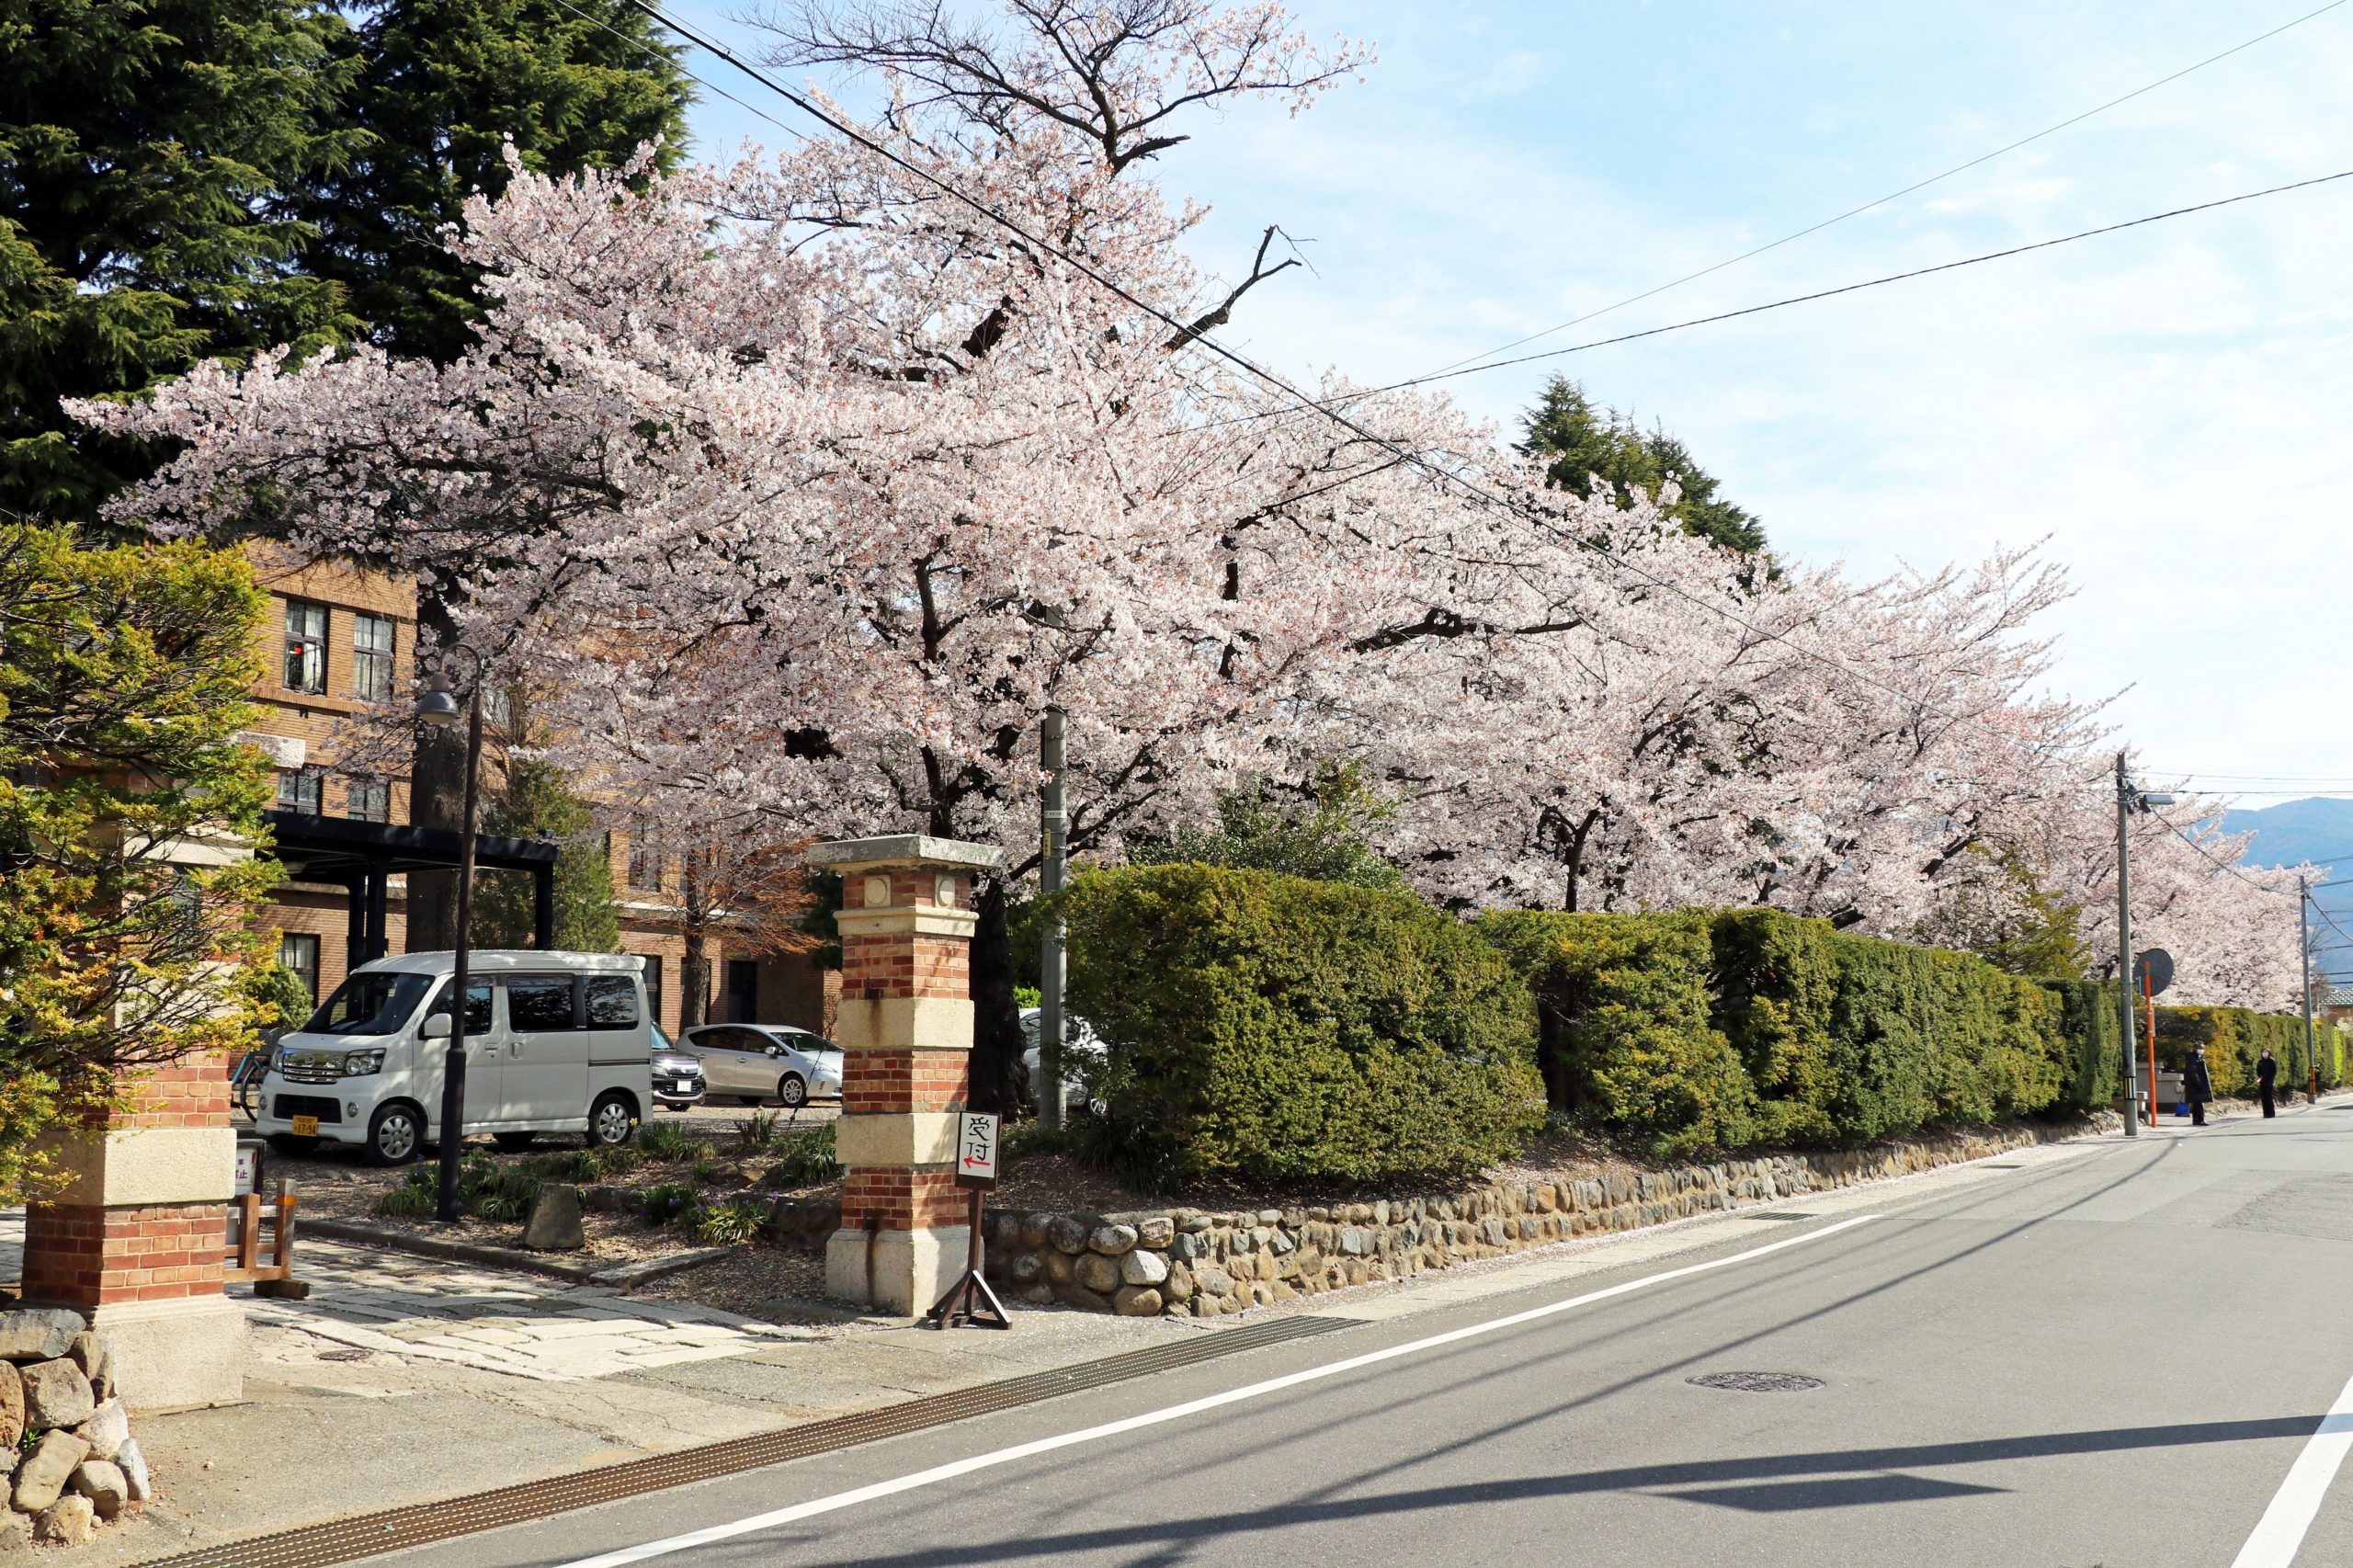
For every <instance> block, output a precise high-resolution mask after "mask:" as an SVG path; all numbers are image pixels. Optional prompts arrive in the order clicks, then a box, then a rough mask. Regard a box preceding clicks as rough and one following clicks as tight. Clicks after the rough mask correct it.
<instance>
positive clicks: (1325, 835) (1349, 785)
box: [1128, 765, 1405, 892]
mask: <svg viewBox="0 0 2353 1568" xmlns="http://www.w3.org/2000/svg"><path fill="white" fill-rule="evenodd" d="M1393 811H1394V808H1393V807H1392V806H1391V805H1390V803H1389V802H1388V801H1385V800H1383V799H1382V798H1381V795H1380V794H1379V793H1378V792H1377V791H1375V790H1373V789H1372V788H1371V787H1370V786H1369V785H1367V784H1366V783H1365V782H1364V779H1363V777H1362V775H1361V774H1360V773H1359V772H1358V770H1357V768H1356V767H1354V766H1353V765H1351V766H1349V767H1340V768H1335V769H1332V770H1330V771H1328V772H1326V773H1325V774H1324V776H1323V777H1322V778H1319V779H1318V780H1317V781H1316V784H1315V788H1314V790H1313V794H1312V795H1311V796H1309V797H1307V798H1305V799H1284V798H1282V797H1280V796H1279V795H1278V794H1276V793H1275V792H1274V791H1273V790H1270V789H1269V788H1268V787H1267V785H1266V784H1265V783H1264V782H1257V783H1253V784H1250V785H1248V786H1246V787H1245V788H1243V789H1239V790H1227V791H1226V792H1225V793H1223V794H1222V795H1220V796H1219V797H1218V801H1217V825H1216V826H1215V827H1198V826H1193V825H1190V824H1188V825H1186V826H1182V827H1179V828H1177V829H1176V832H1174V833H1172V834H1171V835H1168V837H1166V838H1165V839H1161V840H1157V841H1154V840H1138V841H1137V842H1135V843H1133V844H1131V846H1130V847H1129V850H1128V859H1129V862H1130V863H1131V864H1133V865H1138V866H1165V865H1184V864H1191V865H1200V866H1226V867H1231V868H1233V869H1236V870H1245V871H1276V872H1279V873H1281V874H1282V875H1284V876H1288V877H1306V878H1310V879H1312V880H1313V881H1319V882H1347V883H1349V884H1351V885H1353V886H1356V887H1364V888H1382V889H1386V890H1389V891H1392V892H1403V891H1404V886H1405V879H1404V876H1403V875H1402V874H1401V873H1400V872H1399V871H1398V869H1397V868H1396V867H1394V866H1392V865H1391V864H1390V863H1389V862H1388V861H1387V860H1385V859H1383V858H1381V853H1380V851H1378V850H1376V849H1374V848H1373V847H1372V845H1371V843H1370V840H1369V837H1368V835H1370V832H1371V831H1372V830H1373V829H1374V828H1377V827H1378V826H1380V824H1381V823H1383V822H1385V821H1387V820H1388V819H1389V817H1390V816H1391V815H1392V814H1393Z"/></svg>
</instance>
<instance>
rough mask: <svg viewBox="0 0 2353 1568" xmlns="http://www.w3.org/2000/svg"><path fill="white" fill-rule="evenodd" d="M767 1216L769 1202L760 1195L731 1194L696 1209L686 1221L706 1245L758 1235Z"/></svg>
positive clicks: (733, 1241) (720, 1243) (699, 1239)
mask: <svg viewBox="0 0 2353 1568" xmlns="http://www.w3.org/2000/svg"><path fill="white" fill-rule="evenodd" d="M767 1217H768V1211H767V1206H766V1205H765V1204H762V1203H761V1202H760V1201H759V1200H758V1199H752V1198H731V1199H728V1200H727V1201H726V1202H724V1203H707V1204H704V1205H703V1206H702V1207H700V1208H699V1209H696V1210H693V1211H692V1212H691V1213H689V1214H688V1215H687V1216H686V1224H687V1228H688V1230H690V1231H692V1232H693V1233H694V1237H695V1240H697V1241H699V1242H700V1243H702V1244H704V1245H705V1246H729V1245H733V1244H735V1243H737V1242H748V1241H750V1240H751V1239H752V1238H753V1237H754V1236H756V1235H758V1234H759V1233H760V1227H761V1226H762V1225H763V1224H765V1223H767Z"/></svg>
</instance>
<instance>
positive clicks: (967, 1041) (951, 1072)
mask: <svg viewBox="0 0 2353 1568" xmlns="http://www.w3.org/2000/svg"><path fill="white" fill-rule="evenodd" d="M1001 858H1002V852H1001V851H999V850H996V849H994V848H990V847H987V846H983V845H978V844H965V843H961V842H959V841H957V840H955V839H947V838H930V837H926V836H923V835H898V836H893V837H888V838H859V839H848V840H844V841H839V842H835V843H832V844H821V845H818V846H816V847H815V848H813V849H812V850H811V851H810V852H809V859H810V862H811V864H813V865H820V866H827V867H831V868H832V869H835V870H836V871H838V872H839V873H840V874H841V879H842V909H841V913H840V915H837V916H836V917H835V923H836V926H837V927H838V928H839V930H840V932H841V937H842V995H841V1006H840V1014H839V1017H838V1018H837V1019H836V1021H835V1030H834V1035H835V1041H836V1042H837V1043H838V1044H839V1045H840V1046H841V1049H842V1054H843V1065H842V1117H841V1121H840V1123H839V1126H838V1130H837V1131H836V1134H835V1138H836V1147H837V1151H838V1152H837V1155H836V1157H837V1158H838V1159H839V1160H840V1162H841V1164H842V1166H843V1169H844V1173H845V1174H844V1176H843V1181H842V1220H841V1229H840V1230H838V1231H836V1232H835V1233H834V1234H833V1237H832V1238H831V1240H830V1241H828V1242H827V1244H826V1246H825V1290H826V1293H827V1294H828V1295H831V1296H834V1297H836V1298H838V1299H840V1300H843V1301H856V1302H858V1303H859V1304H860V1305H864V1306H872V1307H877V1308H880V1309H881V1310H882V1311H884V1312H895V1313H900V1314H913V1313H915V1312H924V1311H926V1310H928V1309H929V1308H930V1306H931V1304H932V1303H933V1302H934V1301H938V1299H939V1297H940V1295H941V1294H942V1293H944V1292H945V1291H946V1290H947V1289H948V1287H949V1285H951V1284H953V1283H954V1282H955V1280H956V1278H957V1276H958V1275H959V1274H961V1272H962V1270H963V1267H964V1260H965V1257H966V1255H967V1251H968V1249H969V1247H970V1245H971V1231H970V1228H969V1226H968V1225H967V1224H966V1222H965V1217H966V1213H967V1209H968V1205H967V1202H966V1199H965V1197H964V1195H963V1194H962V1193H961V1191H959V1190H958V1188H957V1187H956V1177H955V1145H956V1113H957V1112H958V1111H961V1110H962V1109H963V1108H964V1106H965V1100H966V1096H967V1094H968V1093H969V1091H970V1089H971V1086H972V963H971V960H972V928H973V924H974V921H973V915H972V879H973V876H974V874H975V873H976V872H978V871H982V870H985V869H991V868H994V867H995V866H996V865H997V864H998V863H999V861H1000V860H1001Z"/></svg>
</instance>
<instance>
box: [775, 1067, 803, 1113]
mask: <svg viewBox="0 0 2353 1568" xmlns="http://www.w3.org/2000/svg"><path fill="white" fill-rule="evenodd" d="M776 1097H777V1098H779V1099H780V1100H782V1101H783V1102H784V1103H785V1104H786V1105H788V1106H790V1107H791V1108H793V1109H795V1110H798V1109H800V1108H801V1107H802V1106H805V1105H807V1104H808V1103H809V1080H808V1079H806V1078H803V1077H802V1076H801V1074H798V1073H787V1074H785V1075H784V1076H783V1077H781V1078H779V1079H778V1080H777V1081H776Z"/></svg>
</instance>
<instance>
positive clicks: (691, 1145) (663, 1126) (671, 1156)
mask: <svg viewBox="0 0 2353 1568" xmlns="http://www.w3.org/2000/svg"><path fill="white" fill-rule="evenodd" d="M637 1146H638V1147H639V1148H640V1149H642V1150H643V1151H644V1152H645V1157H646V1158H647V1159H649V1160H660V1161H662V1162H663V1163H665V1164H666V1165H682V1164H684V1163H686V1162H687V1161H688V1160H707V1159H709V1158H710V1156H711V1155H712V1154H713V1153H716V1151H715V1150H713V1149H712V1148H711V1146H710V1140H709V1139H708V1138H698V1137H696V1136H695V1135H694V1134H693V1133H691V1132H688V1131H687V1129H686V1124H685V1123H684V1122H677V1121H649V1122H647V1123H646V1124H645V1125H644V1127H642V1128H641V1129H640V1130H639V1131H638V1134H637Z"/></svg>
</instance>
